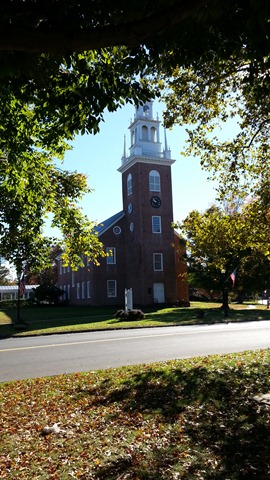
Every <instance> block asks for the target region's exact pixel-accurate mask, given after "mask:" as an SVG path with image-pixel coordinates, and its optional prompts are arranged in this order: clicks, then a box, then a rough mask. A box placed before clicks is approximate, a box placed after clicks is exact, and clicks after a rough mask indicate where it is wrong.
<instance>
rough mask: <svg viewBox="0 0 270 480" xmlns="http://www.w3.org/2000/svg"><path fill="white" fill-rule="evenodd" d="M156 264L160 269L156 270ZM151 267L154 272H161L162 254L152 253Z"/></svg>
mask: <svg viewBox="0 0 270 480" xmlns="http://www.w3.org/2000/svg"><path fill="white" fill-rule="evenodd" d="M157 263H158V264H160V267H161V268H156V267H157ZM153 267H154V271H155V272H163V253H153Z"/></svg>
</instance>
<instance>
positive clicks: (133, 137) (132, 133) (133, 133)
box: [131, 130, 135, 145]
mask: <svg viewBox="0 0 270 480" xmlns="http://www.w3.org/2000/svg"><path fill="white" fill-rule="evenodd" d="M134 143H135V132H134V130H132V132H131V145H134Z"/></svg>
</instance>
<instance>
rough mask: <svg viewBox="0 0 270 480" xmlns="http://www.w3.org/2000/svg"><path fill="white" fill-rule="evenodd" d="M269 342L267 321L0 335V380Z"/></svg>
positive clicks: (239, 348)
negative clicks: (0, 337)
mask: <svg viewBox="0 0 270 480" xmlns="http://www.w3.org/2000/svg"><path fill="white" fill-rule="evenodd" d="M260 348H270V322H269V321H261V322H247V323H238V324H233V323H228V324H216V325H203V326H190V327H165V328H146V329H133V330H114V331H106V332H102V331H99V332H92V333H73V334H63V335H50V336H40V337H26V338H9V339H2V340H0V382H4V381H9V380H20V379H26V378H35V377H43V376H51V375H57V374H61V373H72V372H82V371H89V370H97V369H106V368H109V367H118V366H122V365H135V364H139V363H151V362H156V361H163V360H171V359H177V358H188V357H194V356H202V355H203V356H204V355H209V354H221V353H232V352H240V351H244V350H256V349H260Z"/></svg>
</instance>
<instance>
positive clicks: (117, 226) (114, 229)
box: [113, 225, 122, 235]
mask: <svg viewBox="0 0 270 480" xmlns="http://www.w3.org/2000/svg"><path fill="white" fill-rule="evenodd" d="M121 231H122V230H121V227H119V225H115V227H113V233H114V234H115V235H120V233H121Z"/></svg>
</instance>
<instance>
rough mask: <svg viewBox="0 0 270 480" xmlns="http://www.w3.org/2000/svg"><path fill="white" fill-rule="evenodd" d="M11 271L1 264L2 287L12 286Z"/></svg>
mask: <svg viewBox="0 0 270 480" xmlns="http://www.w3.org/2000/svg"><path fill="white" fill-rule="evenodd" d="M9 274H10V272H9V269H8V268H7V267H6V266H5V265H1V263H0V285H10V280H9V278H8V277H9Z"/></svg>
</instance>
